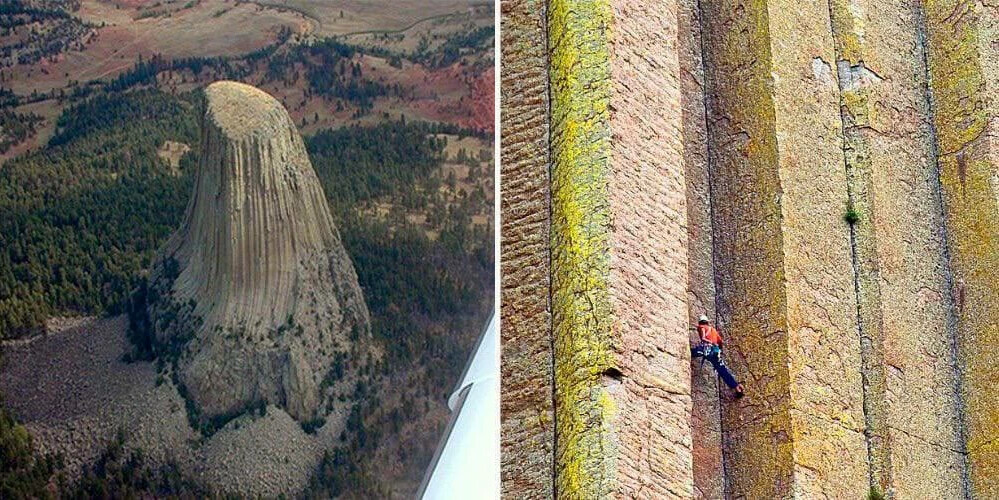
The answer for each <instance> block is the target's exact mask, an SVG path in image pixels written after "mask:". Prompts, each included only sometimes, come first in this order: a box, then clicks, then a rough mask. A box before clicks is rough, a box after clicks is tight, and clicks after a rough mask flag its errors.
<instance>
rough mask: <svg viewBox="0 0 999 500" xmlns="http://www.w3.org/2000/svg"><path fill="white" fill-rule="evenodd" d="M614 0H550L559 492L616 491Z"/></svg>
mask: <svg viewBox="0 0 999 500" xmlns="http://www.w3.org/2000/svg"><path fill="white" fill-rule="evenodd" d="M610 22H611V10H610V5H609V3H608V2H607V1H605V0H590V1H583V2H568V1H566V0H553V1H551V2H550V3H549V6H548V26H549V28H548V29H549V31H548V37H549V43H550V62H549V75H550V76H549V80H550V88H551V124H552V128H551V147H552V150H551V154H552V171H551V175H552V240H551V241H552V243H551V248H552V250H551V251H552V261H551V266H552V320H553V321H552V323H553V325H552V326H553V331H554V340H555V386H556V405H555V422H556V435H557V439H556V450H555V462H556V471H555V473H556V491H557V493H558V495H559V496H560V497H565V498H602V497H605V496H607V495H609V494H610V492H611V491H612V485H611V484H610V483H611V481H612V480H613V466H614V465H613V464H614V458H615V457H614V453H613V450H612V449H611V448H612V446H613V444H612V442H611V441H610V438H609V429H608V420H609V419H610V415H609V411H610V410H611V407H612V405H611V404H609V403H608V401H610V398H609V396H608V395H607V394H606V389H605V388H603V387H602V386H601V384H600V381H601V374H602V373H603V372H604V371H605V370H607V369H608V368H610V367H611V366H613V359H612V355H611V352H610V336H611V324H612V317H611V315H612V311H611V305H610V299H609V290H608V274H609V265H610V263H609V241H608V237H609V234H610V227H609V225H610V218H609V214H608V201H607V180H606V178H607V168H608V155H609V150H610V128H609V123H608V120H609V113H608V104H609V99H610V68H609V64H610V62H609V52H608V46H607V44H608V38H609V36H610V34H609V28H610Z"/></svg>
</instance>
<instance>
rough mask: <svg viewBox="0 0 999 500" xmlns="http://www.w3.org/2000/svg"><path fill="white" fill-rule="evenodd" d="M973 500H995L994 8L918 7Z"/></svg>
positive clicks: (998, 391)
mask: <svg viewBox="0 0 999 500" xmlns="http://www.w3.org/2000/svg"><path fill="white" fill-rule="evenodd" d="M922 4H923V7H924V9H925V16H926V33H927V40H926V46H927V53H928V54H927V59H928V67H929V78H930V89H931V95H932V99H933V100H932V104H933V123H934V125H935V129H936V137H937V161H938V162H939V169H940V183H941V185H942V191H943V206H944V210H945V214H946V226H947V231H948V238H949V249H950V256H951V266H952V268H953V271H954V287H953V292H952V293H953V297H954V302H955V306H956V313H957V316H958V332H957V334H958V339H959V340H958V359H959V365H960V367H961V369H962V370H963V377H962V380H961V388H962V391H961V396H962V399H963V402H964V407H965V414H966V417H967V429H966V433H965V437H966V446H967V452H968V466H969V467H968V468H969V475H970V482H971V484H970V490H971V495H972V497H973V498H997V497H999V386H997V385H996V384H995V381H996V379H997V378H999V365H997V364H996V362H995V358H996V346H999V223H997V221H999V137H997V136H999V131H997V128H999V124H997V123H996V120H995V116H996V113H997V111H999V104H997V100H999V99H997V96H999V88H997V87H999V47H997V43H996V40H997V36H996V35H997V30H999V6H997V5H995V4H994V3H990V2H984V3H982V2H974V1H968V0H925V1H923V2H922Z"/></svg>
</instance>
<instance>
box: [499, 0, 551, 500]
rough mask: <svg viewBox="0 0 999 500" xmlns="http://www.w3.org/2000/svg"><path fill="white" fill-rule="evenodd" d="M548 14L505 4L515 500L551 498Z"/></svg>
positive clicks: (518, 2)
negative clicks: (546, 19)
mask: <svg viewBox="0 0 999 500" xmlns="http://www.w3.org/2000/svg"><path fill="white" fill-rule="evenodd" d="M544 8H545V5H544V2H543V1H542V0H504V1H503V2H502V3H501V9H502V16H503V17H502V19H503V21H502V22H503V26H502V28H503V30H502V32H503V40H502V44H503V58H502V64H503V75H502V76H503V78H502V81H501V82H500V86H501V93H502V97H503V109H502V110H501V114H500V120H501V122H502V125H503V130H502V137H501V143H502V171H501V173H500V177H501V182H502V196H501V198H500V199H501V203H502V210H503V231H502V241H501V246H502V248H501V252H502V273H503V280H502V292H501V293H502V299H503V304H502V321H503V328H502V333H501V335H502V341H503V344H502V345H503V354H502V358H503V362H502V370H503V376H502V391H501V394H502V412H501V413H502V454H503V470H502V485H503V486H502V489H503V496H504V497H510V498H539V499H540V498H552V496H553V492H554V490H553V477H552V476H553V473H552V471H553V461H552V459H553V450H554V446H555V429H554V425H555V422H554V420H555V419H554V410H553V391H554V388H553V385H552V382H553V379H552V366H553V365H552V363H553V359H552V339H551V314H550V309H549V304H548V293H549V267H548V259H549V246H548V244H549V232H548V230H549V213H550V208H549V198H550V187H549V177H548V59H547V54H546V53H545V47H546V40H545V38H546V33H545V29H544V22H545V21H544Z"/></svg>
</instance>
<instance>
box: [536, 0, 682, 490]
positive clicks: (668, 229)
mask: <svg viewBox="0 0 999 500" xmlns="http://www.w3.org/2000/svg"><path fill="white" fill-rule="evenodd" d="M676 10H677V5H676V4H675V3H673V2H617V1H611V2H607V1H583V2H563V1H553V2H552V3H551V4H550V5H549V12H548V13H549V18H548V23H549V24H548V28H549V41H550V46H551V69H550V75H551V77H550V80H551V88H552V160H553V166H552V200H553V201H552V209H553V210H552V292H553V293H552V311H553V326H554V332H555V360H556V382H555V385H556V482H557V491H558V494H559V496H564V497H567V498H601V497H605V496H622V497H634V496H649V497H654V498H689V497H690V496H691V495H692V483H693V481H692V459H691V455H690V447H691V439H690V425H689V419H690V405H691V403H690V386H689V377H688V375H687V370H688V369H689V344H688V335H687V326H686V325H687V307H686V300H687V298H686V293H687V271H686V263H687V262H686V260H687V255H686V247H687V244H686V239H687V229H686V208H685V202H686V200H685V197H684V189H685V182H684V177H683V165H682V161H681V157H682V156H681V155H682V138H681V134H680V128H681V111H680V106H681V102H680V82H679V79H678V76H677V75H678V74H679V59H678V54H677V36H678V33H677V18H676V16H677V12H676Z"/></svg>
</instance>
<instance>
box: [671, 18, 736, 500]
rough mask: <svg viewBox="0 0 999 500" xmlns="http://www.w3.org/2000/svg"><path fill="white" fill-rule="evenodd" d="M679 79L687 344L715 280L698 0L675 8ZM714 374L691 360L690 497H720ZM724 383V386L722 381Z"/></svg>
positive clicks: (709, 311)
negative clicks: (677, 28)
mask: <svg viewBox="0 0 999 500" xmlns="http://www.w3.org/2000/svg"><path fill="white" fill-rule="evenodd" d="M677 12H678V22H677V25H678V27H679V37H678V39H677V46H678V49H679V57H680V73H679V76H680V83H681V87H680V88H681V103H682V112H683V114H682V118H683V165H684V177H685V179H686V184H687V186H686V197H687V242H688V244H687V287H688V292H687V305H688V310H687V321H688V323H687V324H688V325H690V327H689V331H690V334H689V336H690V342H691V344H693V343H695V342H697V341H698V336H697V333H696V330H694V328H693V325H695V324H696V323H697V318H698V316H700V315H701V314H706V315H708V317H710V318H714V317H715V282H714V264H713V262H712V258H713V255H712V239H711V192H710V191H711V185H710V178H709V173H708V149H707V133H708V131H707V124H706V122H705V116H704V115H705V109H704V98H705V96H704V68H703V65H702V61H701V19H700V16H701V14H700V7H699V5H698V2H697V0H684V1H682V2H680V8H679V9H678V11H677ZM718 387H719V381H718V375H717V374H716V373H715V371H714V369H713V368H712V367H711V364H710V363H706V362H704V361H703V360H700V359H692V360H691V363H690V392H691V400H692V406H693V407H692V410H691V422H690V431H691V440H692V447H691V454H692V456H693V459H694V465H693V473H694V498H698V499H717V498H722V496H723V495H724V491H725V473H724V469H723V467H722V453H721V450H722V431H721V420H720V418H719V416H720V413H719V412H720V411H721V408H720V402H719V400H718ZM722 387H724V385H722Z"/></svg>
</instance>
